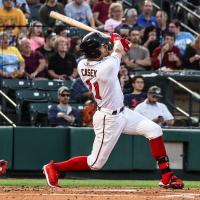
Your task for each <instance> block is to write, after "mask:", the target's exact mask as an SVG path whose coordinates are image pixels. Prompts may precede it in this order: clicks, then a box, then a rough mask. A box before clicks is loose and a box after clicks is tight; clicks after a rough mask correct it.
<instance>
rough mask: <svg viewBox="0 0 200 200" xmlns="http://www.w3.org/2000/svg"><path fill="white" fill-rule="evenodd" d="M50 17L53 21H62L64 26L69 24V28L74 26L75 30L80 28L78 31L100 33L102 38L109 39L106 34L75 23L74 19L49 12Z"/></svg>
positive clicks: (77, 22)
mask: <svg viewBox="0 0 200 200" xmlns="http://www.w3.org/2000/svg"><path fill="white" fill-rule="evenodd" d="M50 17H51V18H54V19H57V20H60V21H63V22H65V23H66V24H69V25H70V26H75V27H77V28H80V29H83V30H85V31H89V32H97V33H100V34H101V35H102V36H104V37H109V35H107V34H106V33H103V32H101V31H98V30H96V29H95V28H92V27H90V26H88V25H86V24H83V23H81V22H79V21H77V20H75V19H72V18H70V17H67V16H65V15H62V14H60V13H58V12H55V11H51V12H50Z"/></svg>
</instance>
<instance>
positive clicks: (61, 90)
mask: <svg viewBox="0 0 200 200" xmlns="http://www.w3.org/2000/svg"><path fill="white" fill-rule="evenodd" d="M63 92H70V90H69V88H68V87H66V86H62V87H60V88H59V89H58V95H60V94H62V93H63Z"/></svg>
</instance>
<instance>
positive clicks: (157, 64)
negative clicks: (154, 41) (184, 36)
mask: <svg viewBox="0 0 200 200" xmlns="http://www.w3.org/2000/svg"><path fill="white" fill-rule="evenodd" d="M160 51H161V46H159V47H157V48H156V49H155V50H154V51H153V68H154V69H155V70H156V69H159V68H161V67H166V68H170V69H173V70H176V69H178V67H177V63H176V62H175V61H170V60H169V57H170V53H171V52H173V53H174V54H176V56H177V57H178V58H179V59H180V53H179V48H178V47H176V46H173V48H172V49H171V50H170V51H167V52H166V53H165V54H164V56H163V59H162V61H161V62H160V60H159V58H158V56H159V54H160Z"/></svg>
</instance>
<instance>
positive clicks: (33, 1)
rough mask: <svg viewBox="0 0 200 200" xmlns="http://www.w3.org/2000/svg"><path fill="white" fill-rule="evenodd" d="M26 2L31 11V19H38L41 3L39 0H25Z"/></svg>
mask: <svg viewBox="0 0 200 200" xmlns="http://www.w3.org/2000/svg"><path fill="white" fill-rule="evenodd" d="M27 3H28V5H29V8H30V11H31V12H30V13H31V16H30V18H31V20H34V21H35V20H39V10H40V8H41V6H42V3H41V2H40V0H27Z"/></svg>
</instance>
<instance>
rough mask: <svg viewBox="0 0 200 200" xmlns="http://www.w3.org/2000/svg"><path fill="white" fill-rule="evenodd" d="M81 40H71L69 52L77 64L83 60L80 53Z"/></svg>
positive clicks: (74, 38) (77, 38) (76, 38)
mask: <svg viewBox="0 0 200 200" xmlns="http://www.w3.org/2000/svg"><path fill="white" fill-rule="evenodd" d="M80 44H81V38H80V37H73V38H72V40H71V47H70V50H69V52H70V53H71V54H73V56H75V58H76V61H77V63H78V62H79V61H80V60H81V59H82V58H84V55H83V53H82V52H81V51H80Z"/></svg>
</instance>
